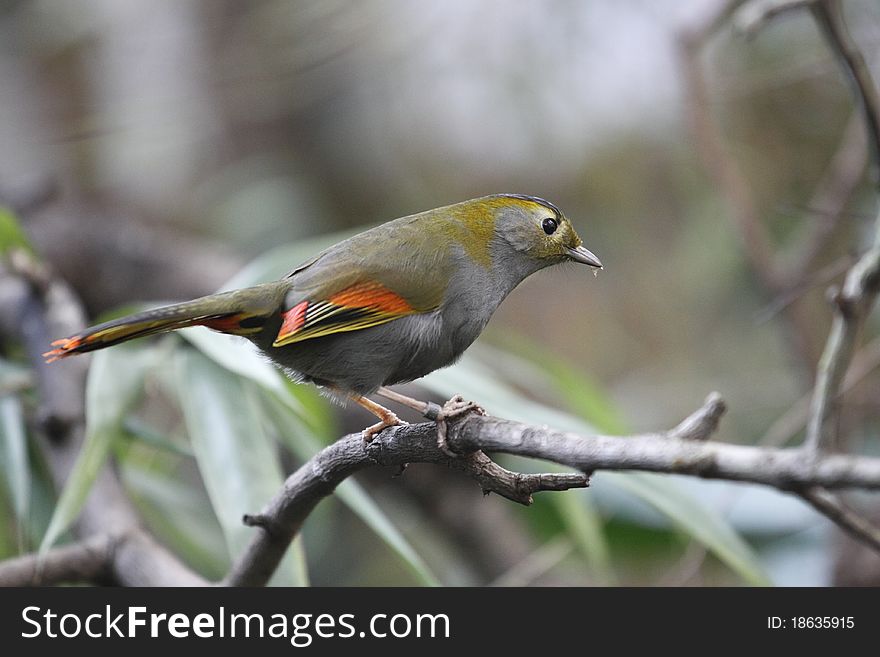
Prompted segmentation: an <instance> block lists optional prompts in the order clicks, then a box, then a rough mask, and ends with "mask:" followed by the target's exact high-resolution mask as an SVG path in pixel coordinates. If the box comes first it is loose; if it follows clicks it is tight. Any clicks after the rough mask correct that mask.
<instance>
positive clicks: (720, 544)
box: [602, 472, 772, 586]
mask: <svg viewBox="0 0 880 657" xmlns="http://www.w3.org/2000/svg"><path fill="white" fill-rule="evenodd" d="M602 479H603V483H606V482H607V481H608V480H611V481H613V482H614V485H616V486H618V487H619V488H622V489H623V490H626V491H629V492H630V493H632V494H633V495H636V496H637V497H638V498H640V499H641V500H643V501H645V502H647V503H648V504H650V505H651V506H652V507H654V508H655V509H657V510H658V511H660V512H661V513H662V514H664V515H665V516H667V517H668V518H669V519H670V520H672V521H673V522H674V523H675V524H676V525H678V527H680V528H681V529H682V530H683V531H684V532H686V533H687V534H690V535H691V536H693V537H694V538H695V539H697V540H698V541H700V542H701V543H702V544H703V545H705V546H706V547H707V548H708V549H709V550H710V551H711V552H712V553H714V554H715V556H716V557H718V558H719V559H720V560H721V561H723V562H724V563H726V564H727V565H728V566H729V567H730V568H731V570H733V571H734V572H736V573H737V574H738V575H739V576H740V577H742V578H743V579H744V580H745V581H746V583H748V584H750V585H752V586H770V585H771V584H772V582H771V581H770V578H769V576H768V575H767V573H766V572H765V571H764V568H763V566H762V565H761V563H760V561H759V559H758V557H757V555H756V554H755V552H754V550H752V548H751V547H750V546H749V545H748V543H746V542H745V541H744V540H743V539H742V537H741V536H740V535H739V534H738V533H737V532H736V531H735V530H734V529H733V528H732V527H731V526H730V524H729V523H728V522H727V521H726V520H724V518H722V517H721V516H720V515H719V514H718V513H716V512H715V511H712V510H710V509H707V508H706V507H705V506H703V505H702V504H700V503H699V502H697V501H696V500H695V499H694V498H693V497H691V496H690V495H686V494H685V493H683V492H681V491H680V490H679V488H678V486H676V485H675V482H674V481H670V480H669V479H668V478H665V477H663V476H661V475H656V474H651V473H647V472H645V473H641V472H639V473H635V472H633V473H627V474H621V473H615V472H605V473H602Z"/></svg>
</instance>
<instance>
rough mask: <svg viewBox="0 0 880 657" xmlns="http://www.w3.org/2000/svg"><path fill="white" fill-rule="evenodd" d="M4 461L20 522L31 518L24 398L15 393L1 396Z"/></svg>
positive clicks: (0, 445)
mask: <svg viewBox="0 0 880 657" xmlns="http://www.w3.org/2000/svg"><path fill="white" fill-rule="evenodd" d="M0 462H2V467H3V471H4V475H5V476H4V478H5V479H6V482H7V485H8V487H9V495H10V497H11V498H12V508H13V511H14V512H15V517H16V519H17V520H18V522H19V524H20V525H21V524H22V523H25V522H27V519H28V511H29V509H30V498H31V476H30V472H31V471H30V464H29V463H28V453H27V434H26V433H25V426H24V413H23V411H22V408H21V401H20V400H19V399H18V397H16V396H14V395H4V396H3V397H0Z"/></svg>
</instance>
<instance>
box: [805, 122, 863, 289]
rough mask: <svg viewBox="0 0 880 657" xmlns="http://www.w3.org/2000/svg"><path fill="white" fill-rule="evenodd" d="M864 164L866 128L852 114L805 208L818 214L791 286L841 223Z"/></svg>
mask: <svg viewBox="0 0 880 657" xmlns="http://www.w3.org/2000/svg"><path fill="white" fill-rule="evenodd" d="M867 162H868V149H867V148H866V145H865V126H864V123H863V121H862V118H861V116H860V115H859V114H858V113H854V114H853V116H852V117H851V118H850V120H849V122H848V123H847V124H846V127H845V128H844V130H843V136H842V137H841V139H840V145H839V146H838V147H837V151H836V152H835V153H834V155H833V156H832V157H831V162H830V163H829V165H828V170H827V171H826V172H825V175H824V176H823V177H822V179H821V180H820V181H819V184H818V185H817V187H816V190H815V191H814V192H813V196H812V199H811V200H810V203H809V205H808V207H810V208H816V209H817V210H818V211H819V212H820V213H821V214H820V216H819V220H818V221H816V222H814V223H813V225H812V230H811V231H810V232H809V234H808V235H807V236H806V237H805V238H804V240H803V246H802V247H801V251H800V254H799V257H798V258H797V261H796V262H795V263H794V265H793V266H792V269H791V273H790V274H789V275H788V280H789V281H792V282H793V284H794V285H798V284H799V282H800V281H802V280H803V279H804V278H806V277H807V275H808V274H809V272H810V271H811V270H812V268H813V267H814V266H815V261H816V259H817V258H818V257H819V256H820V255H821V254H822V251H823V250H824V248H825V246H826V244H827V243H828V239H829V238H830V237H831V234H832V233H833V232H834V229H835V228H836V227H837V225H838V224H839V223H840V219H841V218H842V217H843V214H844V211H845V210H846V205H847V203H848V202H849V200H850V198H852V195H853V193H854V192H855V190H856V188H857V187H858V184H859V182H860V181H861V179H862V175H863V174H864V172H865V166H866V165H867Z"/></svg>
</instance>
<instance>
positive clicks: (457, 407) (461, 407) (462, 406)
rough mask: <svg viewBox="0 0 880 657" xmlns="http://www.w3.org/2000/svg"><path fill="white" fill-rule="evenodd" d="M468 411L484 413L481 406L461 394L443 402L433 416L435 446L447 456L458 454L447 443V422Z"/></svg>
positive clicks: (478, 413)
mask: <svg viewBox="0 0 880 657" xmlns="http://www.w3.org/2000/svg"><path fill="white" fill-rule="evenodd" d="M469 413H476V414H477V415H485V414H486V411H485V410H484V409H483V407H482V406H479V405H478V404H476V403H475V402H472V401H467V400H465V398H464V397H462V396H461V395H455V397H453V398H452V399H450V400H449V401H447V402H446V403H445V404H443V408H441V409H440V412H439V413H437V416H436V417H435V422H436V423H437V447H439V448H440V451H441V452H443V453H444V454H446V455H447V456H451V457H457V456H458V454H456V453H455V452H454V451H452V450H451V449H450V448H449V443H448V442H447V441H446V431H447V422H448V421H449V420H454V419H455V418H458V417H461V416H463V415H467V414H469Z"/></svg>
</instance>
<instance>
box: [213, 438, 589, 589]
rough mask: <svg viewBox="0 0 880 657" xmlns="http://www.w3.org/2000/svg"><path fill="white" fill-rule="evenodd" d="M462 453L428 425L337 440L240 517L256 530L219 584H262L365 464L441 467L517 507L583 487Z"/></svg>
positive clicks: (581, 480) (578, 479) (571, 479)
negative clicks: (449, 450)
mask: <svg viewBox="0 0 880 657" xmlns="http://www.w3.org/2000/svg"><path fill="white" fill-rule="evenodd" d="M468 452H470V453H468V454H465V455H462V456H459V457H449V456H448V455H447V454H446V453H445V452H444V451H443V450H441V449H440V448H439V447H438V445H437V429H436V426H435V424H434V423H433V422H427V423H422V424H414V425H405V426H399V427H393V428H392V429H389V430H386V431H384V432H382V433H381V434H379V436H377V437H376V438H375V439H374V440H373V441H372V442H369V443H366V442H364V440H363V438H362V437H361V435H360V434H359V433H357V434H350V435H348V436H345V437H343V438H341V439H339V440H338V441H336V442H335V443H333V444H332V445H330V446H328V447H325V448H324V449H323V450H321V451H320V452H318V453H317V454H316V455H315V456H313V457H312V458H311V459H310V460H309V461H308V462H307V463H305V464H304V465H302V466H301V467H300V468H299V469H298V470H297V471H296V472H294V473H293V474H292V475H291V476H290V477H289V478H288V479H287V481H286V482H285V484H284V487H283V488H282V490H281V491H280V492H279V493H278V494H277V495H276V496H275V497H274V498H273V499H272V500H271V501H270V502H269V504H268V505H267V506H266V508H265V509H264V510H263V511H262V512H261V513H259V514H257V515H253V516H245V518H244V522H245V524H247V525H251V526H254V527H258V528H259V531H258V533H257V535H256V536H255V537H254V539H253V540H252V541H251V544H250V545H249V546H248V548H247V550H246V551H245V553H244V554H243V555H242V556H241V557H240V558H239V560H238V561H237V562H236V563H235V564H234V565H233V567H232V570H231V571H230V572H229V574H228V575H227V577H226V579H225V580H224V583H226V584H229V585H231V586H261V585H263V584H265V583H266V582H267V581H268V580H269V578H270V577H271V576H272V573H273V572H274V571H275V568H276V567H277V565H278V562H279V561H280V559H281V558H282V557H283V556H284V554H285V552H286V550H287V546H288V545H289V544H290V541H292V540H293V538H294V536H296V534H297V533H298V532H299V530H300V528H301V527H302V524H303V522H304V521H305V519H306V518H307V517H308V515H309V514H310V513H311V512H312V509H314V507H315V505H316V504H317V503H318V502H319V501H320V500H322V499H323V498H325V497H327V496H328V495H330V494H331V493H332V492H333V490H334V489H335V488H336V486H338V485H339V483H340V482H342V481H343V480H344V479H346V478H347V477H350V476H351V475H352V474H354V473H355V472H357V471H358V470H361V469H363V468H366V467H369V466H375V465H384V466H404V465H406V464H409V463H434V464H437V465H445V466H447V467H450V468H452V469H455V470H459V471H462V472H464V473H465V474H467V475H469V476H471V477H473V478H474V479H476V481H477V483H479V484H480V487H481V488H482V489H483V492H484V493H490V492H491V493H498V494H499V495H501V496H503V497H506V498H507V499H510V500H513V501H515V502H519V503H521V504H530V503H531V501H532V499H531V495H532V493H535V492H538V491H544V490H547V491H558V490H567V489H569V488H583V487H585V486H587V485H588V483H589V478H588V477H587V476H585V475H583V474H561V473H551V474H522V473H517V472H511V471H509V470H506V469H504V468H502V467H501V466H499V465H498V464H497V463H494V462H493V461H492V460H491V459H489V458H488V457H487V456H486V455H485V454H483V453H482V452H480V451H478V450H468Z"/></svg>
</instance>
